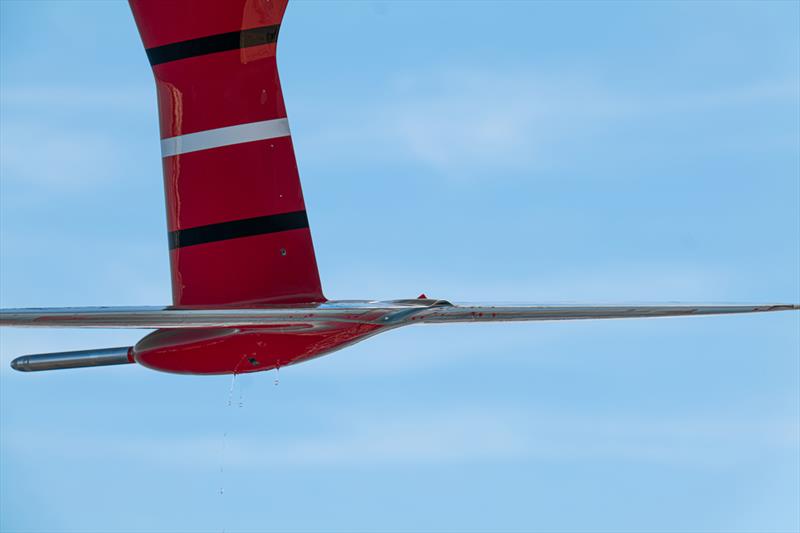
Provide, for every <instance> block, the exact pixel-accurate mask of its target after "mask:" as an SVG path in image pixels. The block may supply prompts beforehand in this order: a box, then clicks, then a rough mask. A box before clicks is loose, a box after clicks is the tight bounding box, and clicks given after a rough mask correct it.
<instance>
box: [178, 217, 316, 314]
mask: <svg viewBox="0 0 800 533" xmlns="http://www.w3.org/2000/svg"><path fill="white" fill-rule="evenodd" d="M281 249H283V250H285V251H286V255H283V254H282V252H281ZM170 263H171V265H172V296H173V301H175V302H180V304H181V305H197V306H214V305H217V306H222V305H229V304H245V303H251V304H258V303H300V302H319V301H324V297H321V294H322V287H321V285H320V282H319V274H318V273H317V264H316V261H315V260H314V249H313V248H312V245H311V236H310V234H309V231H308V229H298V230H291V231H283V232H280V233H268V234H266V235H256V236H253V237H243V238H239V239H230V240H227V241H220V242H213V243H208V244H202V245H199V246H187V247H184V248H177V249H175V250H171V251H170Z"/></svg>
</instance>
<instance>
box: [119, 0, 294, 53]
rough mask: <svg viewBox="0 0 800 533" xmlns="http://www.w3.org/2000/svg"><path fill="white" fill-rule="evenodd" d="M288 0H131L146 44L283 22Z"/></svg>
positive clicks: (169, 41) (151, 45)
mask: <svg viewBox="0 0 800 533" xmlns="http://www.w3.org/2000/svg"><path fill="white" fill-rule="evenodd" d="M286 3H287V0H130V5H131V10H132V11H133V17H134V19H136V26H137V27H138V28H139V34H140V35H141V37H142V41H143V42H144V46H145V48H152V47H154V46H162V45H165V44H169V43H175V42H180V41H187V40H189V39H195V38H197V37H204V36H206V35H215V34H218V33H225V32H230V31H237V30H241V29H247V28H256V27H259V26H268V25H271V24H279V23H280V21H281V19H282V18H283V12H284V10H285V9H286Z"/></svg>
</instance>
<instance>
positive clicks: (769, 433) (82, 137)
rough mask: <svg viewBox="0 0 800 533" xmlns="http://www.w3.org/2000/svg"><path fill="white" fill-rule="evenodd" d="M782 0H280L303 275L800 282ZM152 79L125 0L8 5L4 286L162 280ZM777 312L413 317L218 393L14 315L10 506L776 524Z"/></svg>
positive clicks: (793, 24)
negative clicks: (97, 357)
mask: <svg viewBox="0 0 800 533" xmlns="http://www.w3.org/2000/svg"><path fill="white" fill-rule="evenodd" d="M799 21H800V4H798V3H797V2H759V3H756V2H752V3H751V2H735V3H728V2H707V3H703V2H622V3H601V2H586V3H581V2H569V3H547V2H528V3H525V2H514V3H504V2H498V3H492V4H491V5H486V4H482V3H458V2H441V3H422V2H419V3H414V2H409V3H400V2H397V3H392V2H386V3H367V2H352V3H337V2H325V3H323V2H297V3H294V4H291V5H290V6H289V8H288V11H287V15H286V17H285V19H284V26H283V28H282V30H281V43H280V47H279V48H280V51H279V66H280V69H281V76H282V79H283V87H284V93H285V97H286V103H287V107H288V110H289V119H290V122H291V126H292V133H293V139H294V143H295V147H296V151H297V156H298V161H299V167H300V173H301V177H302V179H303V184H304V191H305V196H306V203H307V207H308V212H309V218H310V222H311V227H312V232H313V235H314V239H315V244H316V249H317V259H318V262H319V266H320V272H321V275H322V278H323V285H324V289H325V292H326V295H327V296H328V297H329V298H387V299H388V298H407V297H415V296H416V295H418V294H419V293H421V292H425V293H426V294H428V295H429V296H431V297H440V298H447V299H450V300H454V301H491V300H495V301H528V302H532V301H541V302H553V301H570V302H577V301H580V302H630V301H647V302H655V301H692V302H698V301H700V302H702V301H724V302H760V301H765V302H773V301H781V302H797V301H800V276H799V275H798V273H799V272H800V244H798V243H800V150H798V146H800V22H799ZM154 93H155V91H154V84H153V81H152V77H151V73H150V68H149V66H148V64H147V61H146V58H145V55H144V52H143V51H142V49H141V44H140V41H139V38H138V35H137V33H136V30H135V27H134V24H133V20H132V17H131V15H130V12H129V9H128V7H127V5H126V4H124V3H114V2H86V3H81V2H75V3H72V2H12V1H3V2H0V114H1V115H2V120H1V121H0V152H1V153H0V155H1V156H2V157H0V178H1V179H0V208H1V209H0V254H1V255H2V263H0V266H1V267H2V268H0V304H2V306H3V307H23V306H67V305H145V304H147V305H158V304H166V303H169V297H170V290H169V274H168V272H169V271H168V262H167V242H166V229H165V216H164V205H163V202H164V201H163V191H162V187H161V168H160V153H159V143H158V129H157V115H156V108H155V94H154ZM798 315H800V314H798V313H782V314H770V315H759V316H754V315H751V316H746V315H745V316H731V317H707V318H695V319H692V318H676V319H662V320H631V321H607V322H603V321H600V322H577V323H531V324H499V325H480V326H475V325H473V326H470V325H457V326H456V325H452V326H442V327H433V326H431V327H412V328H406V329H402V330H396V331H393V332H390V333H387V334H385V335H382V336H378V337H376V338H373V339H370V340H368V341H365V342H364V343H362V344H359V345H356V346H354V347H352V348H349V349H347V350H344V351H341V352H337V353H335V354H333V355H330V356H327V357H324V358H321V359H318V360H315V361H312V362H309V363H306V364H302V365H298V366H296V367H289V368H285V369H283V370H281V373H280V384H279V385H278V386H275V385H274V384H273V381H274V379H275V375H274V373H263V374H254V375H247V376H241V377H240V378H239V379H238V381H237V383H236V385H235V388H234V391H233V393H232V394H231V395H230V396H229V390H230V386H231V380H230V378H229V377H185V376H174V375H169V374H160V373H157V372H152V371H148V370H146V369H143V368H139V367H136V366H133V365H130V366H125V367H122V368H104V369H87V370H82V371H64V372H55V373H42V374H21V373H15V372H13V371H11V370H10V369H9V368H8V363H9V361H10V360H11V359H12V358H13V357H15V356H17V355H19V354H22V353H35V352H46V351H58V350H68V349H84V348H96V347H107V346H120V345H129V344H132V343H134V342H135V341H136V340H137V339H138V338H139V337H141V336H142V335H143V334H144V332H136V331H78V330H52V331H26V330H11V329H4V330H3V331H2V333H0V430H1V433H0V530H2V531H167V530H170V531H172V530H174V531H197V530H211V531H221V530H223V529H224V530H225V531H240V530H241V531H254V530H281V531H287V530H289V531H361V530H370V531H375V530H379V531H417V530H426V531H445V530H446V531H455V530H458V531H462V530H469V531H488V530H508V531H659V532H664V531H726V532H728V531H780V532H786V531H797V530H798V529H800V505H799V504H798V501H800V357H799V356H798V354H799V353H800V316H798ZM229 397H230V399H231V402H230V403H231V405H230V406H229V405H228V401H229ZM240 404H241V407H240ZM224 435H226V436H225V437H224ZM220 488H223V489H224V493H223V494H220Z"/></svg>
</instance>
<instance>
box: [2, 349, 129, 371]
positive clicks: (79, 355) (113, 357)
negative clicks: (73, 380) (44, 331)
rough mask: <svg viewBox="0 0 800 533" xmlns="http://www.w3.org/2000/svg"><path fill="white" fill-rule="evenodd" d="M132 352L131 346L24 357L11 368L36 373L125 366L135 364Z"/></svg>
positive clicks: (15, 360) (18, 358)
mask: <svg viewBox="0 0 800 533" xmlns="http://www.w3.org/2000/svg"><path fill="white" fill-rule="evenodd" d="M130 350H131V347H130V346H120V347H118V348H103V349H101V350H80V351H76V352H57V353H41V354H33V355H23V356H22V357H17V358H16V359H14V360H13V361H11V368H13V369H14V370H19V371H20V372H36V371H39V370H58V369H62V368H81V367H85V366H106V365H123V364H126V363H132V362H133V360H132V358H130V357H129V356H128V354H129V353H130Z"/></svg>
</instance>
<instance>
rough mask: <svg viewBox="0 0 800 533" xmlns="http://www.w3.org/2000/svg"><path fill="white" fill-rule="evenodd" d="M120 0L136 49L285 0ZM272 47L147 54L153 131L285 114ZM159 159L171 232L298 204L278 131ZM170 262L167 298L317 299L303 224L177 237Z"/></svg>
mask: <svg viewBox="0 0 800 533" xmlns="http://www.w3.org/2000/svg"><path fill="white" fill-rule="evenodd" d="M130 4H131V9H132V10H133V14H134V18H135V19H136V24H137V26H138V28H139V32H140V35H141V37H142V41H143V43H144V46H145V48H147V49H152V48H153V47H160V46H164V45H173V44H175V43H185V42H187V41H189V42H191V41H193V40H196V39H202V38H211V37H214V36H220V35H222V34H226V33H229V32H236V31H241V30H246V29H251V28H258V27H262V26H270V25H276V24H279V23H280V22H281V19H282V17H283V13H284V10H285V8H286V1H285V0H281V1H272V0H225V1H219V0H166V1H156V0H131V2H130ZM234 42H236V43H238V42H239V41H236V40H234ZM275 53H276V44H275V43H269V44H261V45H257V46H247V47H243V48H237V49H234V50H225V51H218V52H208V53H205V52H204V53H196V54H195V55H190V56H188V57H184V58H182V59H177V60H170V61H165V62H162V63H158V64H156V65H155V66H154V67H153V73H154V75H155V80H156V86H157V89H158V90H157V93H158V107H159V120H160V125H161V136H162V138H168V137H174V136H178V135H186V134H191V133H197V132H202V131H207V130H210V129H216V128H221V127H228V126H237V125H240V124H246V123H252V122H259V121H264V120H272V119H279V118H285V117H286V109H285V106H284V102H283V95H282V93H281V87H280V80H279V77H278V70H277V65H276V60H275ZM163 170H164V187H165V192H166V204H167V226H168V230H169V231H171V232H173V231H176V230H187V229H191V228H198V227H203V226H209V225H212V224H223V223H227V222H232V221H238V220H246V219H254V218H257V217H265V216H269V215H279V214H282V213H291V212H297V211H302V210H304V209H305V204H304V201H303V193H302V189H301V186H300V178H299V176H298V172H297V163H296V161H295V155H294V149H293V146H292V141H291V137H288V136H286V137H279V138H274V139H267V140H262V141H255V142H245V143H240V144H231V145H228V146H221V147H217V148H211V149H205V150H199V151H194V152H188V153H183V154H178V155H173V156H169V157H165V158H164V159H163ZM170 264H171V270H172V293H173V303H174V305H177V306H187V305H207V306H221V305H222V306H224V305H241V304H250V303H266V302H269V303H294V302H322V301H325V297H324V296H323V294H322V287H321V284H320V279H319V273H318V271H317V264H316V259H315V256H314V247H313V243H312V240H311V233H310V230H309V229H293V230H288V231H278V232H275V233H265V234H262V235H255V236H242V237H236V238H227V239H226V240H218V241H216V242H205V243H202V244H195V245H192V246H184V247H180V248H176V249H173V250H171V251H170Z"/></svg>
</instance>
